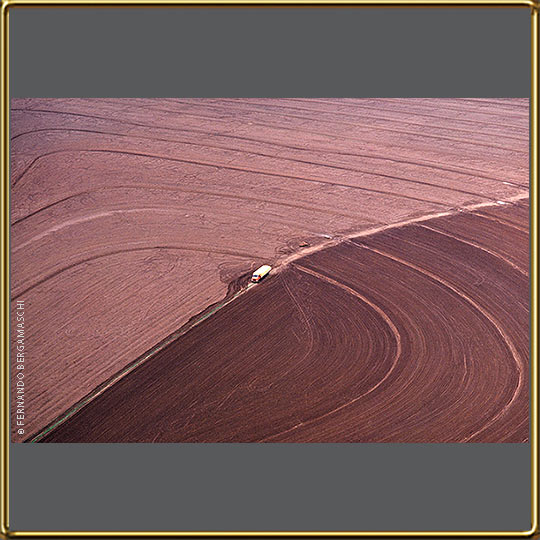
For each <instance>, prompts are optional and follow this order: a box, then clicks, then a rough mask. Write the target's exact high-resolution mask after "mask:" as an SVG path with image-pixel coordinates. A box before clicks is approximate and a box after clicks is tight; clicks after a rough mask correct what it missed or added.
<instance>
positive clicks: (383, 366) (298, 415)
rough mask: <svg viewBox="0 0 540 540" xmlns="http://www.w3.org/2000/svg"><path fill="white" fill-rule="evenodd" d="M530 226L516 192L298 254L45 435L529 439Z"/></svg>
mask: <svg viewBox="0 0 540 540" xmlns="http://www.w3.org/2000/svg"><path fill="white" fill-rule="evenodd" d="M484 214H485V215H488V214H489V215H490V216H496V219H491V217H490V218H489V219H486V218H485V217H484ZM497 220H500V221H497ZM506 223H508V225H506ZM510 223H511V224H512V225H510ZM527 223H528V206H527V204H525V203H516V204H514V205H511V206H510V205H506V206H504V207H498V208H497V209H496V211H495V210H494V209H489V210H483V211H482V212H466V213H459V214H457V215H454V216H451V217H444V218H438V219H432V220H428V221H425V222H421V223H417V224H411V225H407V226H403V227H399V228H391V229H387V230H386V231H383V232H380V233H377V234H374V235H370V236H365V237H359V238H356V239H352V240H348V241H346V242H344V243H342V244H340V245H338V246H335V247H331V248H327V249H324V250H321V251H319V252H317V253H315V254H312V255H309V256H307V257H304V258H300V259H298V260H296V261H295V262H294V263H292V264H291V265H290V266H289V267H287V268H285V269H283V270H282V271H281V272H279V273H278V274H276V275H273V276H271V277H270V278H269V279H268V280H267V281H263V282H262V283H261V284H260V285H257V286H256V287H253V288H252V289H251V290H249V291H248V292H247V293H246V294H244V295H243V296H241V297H240V298H238V299H237V300H235V301H233V302H231V303H230V304H229V305H227V306H225V307H223V308H222V309H221V310H219V311H217V312H216V313H215V314H214V315H212V316H211V317H210V318H208V319H206V320H205V321H203V322H201V323H200V324H199V325H198V326H196V327H195V328H193V329H192V330H191V331H190V332H188V333H187V334H186V335H184V336H183V337H181V338H180V339H178V340H176V341H175V342H174V343H172V344H171V345H169V346H168V347H167V348H165V349H163V350H162V351H161V352H159V353H158V354H157V355H155V356H154V357H153V358H152V359H150V360H148V361H147V362H146V363H144V364H142V365H141V366H139V367H138V368H136V369H135V370H134V371H132V372H131V373H129V374H128V375H126V376H125V377H124V378H123V379H121V380H120V381H119V382H118V383H116V384H115V385H113V386H112V387H111V388H109V389H108V390H106V391H105V392H104V393H103V394H101V395H100V396H98V397H96V398H95V399H94V400H93V401H91V402H90V403H89V404H88V405H86V407H83V408H82V409H81V410H80V411H79V412H77V413H75V414H74V415H73V416H71V417H70V418H69V419H67V420H66V421H65V422H64V423H62V424H60V425H59V426H58V427H56V429H54V430H52V431H51V432H50V433H49V434H48V435H46V436H45V437H44V438H43V439H42V440H44V441H49V442H69V441H81V442H135V441H141V442H142V441H144V442H179V441H181V442H221V441H226V442H262V441H275V442H313V441H318V442H393V441H400V442H522V441H526V440H528V429H529V423H528V398H529V392H528V384H529V383H528V346H529V331H528V328H529V285H528V234H527ZM520 228H522V229H523V230H520ZM500 239H503V240H502V241H501V240H500Z"/></svg>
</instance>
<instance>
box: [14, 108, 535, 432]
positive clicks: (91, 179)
mask: <svg viewBox="0 0 540 540" xmlns="http://www.w3.org/2000/svg"><path fill="white" fill-rule="evenodd" d="M11 135H12V145H11V165H12V167H11V178H12V251H11V255H12V260H11V264H12V275H11V277H12V300H13V301H15V300H17V299H24V300H25V304H26V323H27V325H26V358H27V360H26V368H25V374H26V377H25V382H26V394H25V400H26V413H27V417H26V426H25V429H26V434H25V437H26V436H27V435H28V434H30V433H34V432H36V431H38V430H40V429H41V428H43V427H44V426H45V425H46V424H48V423H49V422H51V421H53V420H54V419H55V418H56V417H57V416H58V415H60V414H61V413H62V412H63V411H65V410H66V409H68V408H69V407H70V406H72V405H73V404H74V403H76V402H77V401H79V400H80V399H82V398H83V397H84V396H85V395H87V394H88V393H90V392H91V391H92V390H93V389H94V388H95V387H97V386H98V385H99V384H101V383H103V382H104V381H106V380H107V379H108V378H109V377H111V376H112V375H113V374H115V373H117V372H118V371H119V370H121V369H122V368H123V367H124V366H126V365H127V364H129V363H130V362H132V361H133V360H134V359H135V358H137V357H139V356H140V355H142V354H143V353H144V352H145V351H147V350H149V349H150V348H151V347H152V346H153V345H155V344H156V343H157V342H159V341H160V340H162V339H163V338H165V337H166V336H167V335H169V334H170V333H171V332H174V331H175V330H176V329H178V328H179V327H181V326H182V325H183V324H185V323H186V322H187V321H188V320H189V319H190V318H191V317H193V316H195V315H196V314H197V313H199V312H201V311H202V310H204V309H205V308H206V307H207V306H208V305H210V304H213V303H215V302H217V301H218V300H219V299H221V298H223V297H224V296H225V294H226V291H227V287H228V284H229V283H230V282H231V281H232V280H234V279H236V278H238V277H239V276H241V275H243V274H245V273H246V272H248V271H249V270H250V269H252V268H253V267H255V266H256V265H258V264H261V263H263V262H268V263H270V264H276V263H278V262H279V261H281V260H282V259H283V258H284V257H286V256H288V255H289V254H291V253H293V252H295V251H296V250H298V248H299V247H300V246H301V245H303V244H304V243H308V244H309V245H310V246H316V245H319V244H321V243H322V242H327V241H328V239H327V238H326V236H330V237H333V238H337V239H339V238H340V237H342V236H344V235H348V234H350V233H351V232H353V231H362V230H363V229H367V228H371V227H374V226H377V225H384V224H387V223H395V222H398V221H402V220H406V219H409V218H411V217H416V216H421V215H425V214H431V213H435V212H441V211H447V210H451V209H454V208H457V207H463V206H466V205H470V204H475V203H481V202H485V201H491V202H493V201H495V200H498V199H508V198H511V197H513V196H516V195H520V194H524V193H526V192H527V189H528V101H527V100H493V101H491V100H440V99H437V100H429V99H418V100H405V99H391V100H349V99H345V100H302V99H291V100H261V99H250V100H138V99H126V100H79V99H72V100H60V99H59V100H47V99H28V100H14V101H13V102H12V113H11ZM486 212H488V211H487V210H486ZM486 221H488V220H487V218H486ZM491 223H498V222H497V221H493V220H492V221H491ZM524 227H525V228H526V225H524ZM505 230H506V229H505ZM471 234H472V233H471ZM325 235H326V236H325ZM510 241H512V240H510ZM340 249H343V248H340ZM509 256H512V257H514V256H515V255H509ZM298 272H300V271H299V270H293V269H291V270H289V271H287V272H285V273H284V274H283V275H284V276H285V277H283V278H281V277H280V278H279V280H277V281H278V282H281V281H284V282H285V283H288V284H289V281H288V280H292V281H291V283H290V284H289V287H292V289H294V290H295V291H296V289H297V287H296V286H295V283H296V281H295V280H298V279H301V280H302V281H303V282H304V281H306V280H307V279H309V280H311V281H310V283H311V282H313V283H312V286H313V287H314V289H313V290H314V291H316V290H318V289H317V287H320V286H321V285H320V283H319V282H320V279H318V278H316V277H314V276H311V277H310V278H306V277H305V276H306V274H305V273H300V274H299V273H298ZM274 281H276V280H272V281H268V282H267V284H266V285H265V287H270V285H272V287H277V285H273V282H274ZM316 284H318V285H316ZM281 288H283V285H282V286H281ZM326 288H327V289H328V291H327V292H325V294H329V295H336V294H344V292H336V291H334V288H335V287H333V286H331V285H328V286H327V287H326ZM251 292H252V291H250V293H249V294H251ZM257 294H260V293H256V295H257ZM295 294H298V293H297V292H295ZM319 294H322V293H321V292H313V295H314V296H317V295H319ZM287 298H289V297H287ZM244 301H245V302H248V300H247V296H246V300H244V299H243V298H242V305H244V304H243V302H244ZM249 301H251V297H250V299H249ZM283 301H284V300H283V299H281V300H280V302H283ZM231 309H232V308H231ZM265 309H266V308H265ZM252 316H253V317H255V318H258V320H259V319H260V314H259V313H258V312H257V313H255V312H254V313H253V314H252ZM213 317H214V316H213ZM321 317H323V318H324V316H323V315H321ZM334 322H335V321H334ZM260 324H262V325H264V324H265V323H264V322H262V321H260ZM340 324H341V323H340ZM343 324H345V322H343ZM374 325H375V323H373V325H371V326H370V328H371V327H373V328H375V326H376V325H375V326H374ZM338 326H339V325H338ZM342 330H343V331H344V330H345V329H344V328H343V329H342ZM199 331H200V330H199ZM320 331H321V332H323V331H324V330H323V329H321V330H320ZM335 331H337V329H336V330H335ZM298 332H301V329H300V327H299V328H298ZM276 339H278V338H277V337H276ZM279 339H280V340H283V339H284V338H283V336H281V337H279ZM293 339H295V338H294V336H293ZM327 339H330V336H327ZM336 339H338V338H337V336H336ZM339 339H340V340H345V339H348V338H346V337H345V336H343V337H341V338H339ZM364 339H367V340H368V341H369V340H371V339H375V338H367V337H364ZM295 346H297V347H299V346H301V345H295ZM362 346H368V344H367V342H366V343H365V344H363V345H362ZM292 350H293V349H291V354H292ZM385 354H386V353H385ZM388 354H391V353H390V352H389V353H388ZM385 358H386V356H384V355H383V356H382V357H381V358H380V362H382V363H383V364H384V362H386V361H387V360H385ZM230 360H231V359H229V361H230ZM297 360H298V359H297ZM276 361H278V360H276ZM323 361H324V359H321V360H320V362H323ZM383 364H381V365H383ZM384 365H386V364H384ZM373 376H374V377H376V376H377V375H373ZM370 377H371V375H370ZM262 380H264V377H263V379H262ZM369 380H371V379H369ZM291 384H292V382H291ZM366 384H369V381H368V382H367V383H366ZM321 398H322V397H321ZM340 399H341V398H340ZM12 403H13V401H12ZM283 407H287V408H288V407H289V405H287V403H283ZM318 410H319V409H317V408H316V409H314V410H313V411H312V413H316V412H317V411H318ZM134 414H135V413H134ZM322 435H323V438H324V434H322ZM14 440H17V441H18V440H22V439H21V437H19V436H16V435H15V436H14Z"/></svg>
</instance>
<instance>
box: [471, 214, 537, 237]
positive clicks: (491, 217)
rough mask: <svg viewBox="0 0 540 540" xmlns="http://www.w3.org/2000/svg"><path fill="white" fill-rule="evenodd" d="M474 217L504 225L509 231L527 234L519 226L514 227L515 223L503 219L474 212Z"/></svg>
mask: <svg viewBox="0 0 540 540" xmlns="http://www.w3.org/2000/svg"><path fill="white" fill-rule="evenodd" d="M474 215H475V216H478V217H479V218H483V219H489V220H490V221H496V222H497V223H500V224H501V225H505V226H506V227H510V228H511V229H516V231H520V232H522V233H525V234H529V229H525V228H524V227H520V226H519V225H516V224H515V223H512V222H511V221H508V220H507V219H503V218H500V217H495V216H489V215H487V214H484V213H482V212H475V213H474Z"/></svg>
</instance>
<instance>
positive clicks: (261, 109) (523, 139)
mask: <svg viewBox="0 0 540 540" xmlns="http://www.w3.org/2000/svg"><path fill="white" fill-rule="evenodd" d="M220 101H221V102H223V103H232V104H238V100H234V99H230V98H223V99H221V100H220ZM284 101H285V100H284ZM181 103H185V102H181ZM190 105H192V104H190ZM241 105H242V106H243V107H245V106H246V105H247V106H248V107H249V106H252V107H253V106H257V105H256V104H255V105H254V104H253V103H252V102H251V101H250V102H243V103H242V104H241ZM340 105H341V104H340ZM197 106H200V107H205V108H212V109H214V110H218V111H222V112H224V111H225V108H224V107H223V106H220V105H219V104H208V103H205V104H204V105H199V104H197ZM268 106H270V107H273V108H274V109H275V108H276V107H277V108H278V109H279V111H282V110H283V109H284V108H287V109H292V110H296V111H307V112H313V111H312V110H311V109H307V108H303V107H291V106H290V105H289V106H287V107H284V106H283V105H281V104H280V105H274V104H272V103H269V104H268V105H261V106H258V108H257V110H256V113H255V114H270V113H269V112H268V111H267V110H266V109H267V107H268ZM134 107H135V106H134ZM364 107H365V106H364ZM142 108H143V109H146V110H149V111H156V110H157V111H159V112H164V113H167V114H171V113H172V114H184V111H177V110H174V109H162V108H155V107H149V108H147V107H144V106H143V107H142ZM360 108H363V107H360ZM371 110H380V109H377V108H375V107H373V108H372V109H371ZM322 113H323V114H326V113H327V114H335V115H341V116H344V117H347V118H351V116H353V117H356V118H359V119H360V120H366V117H365V116H362V115H351V114H349V113H344V112H341V111H328V110H326V111H322ZM281 116H291V117H294V118H303V119H306V120H307V119H308V117H296V116H293V115H283V114H282V113H281ZM420 116H426V115H420ZM202 117H203V118H207V117H206V116H202ZM372 118H374V119H377V120H384V121H387V122H392V123H399V124H400V125H406V126H415V127H419V128H423V129H425V128H426V126H425V124H418V123H415V122H403V121H401V120H393V119H391V118H388V117H384V116H377V115H373V114H370V116H369V120H371V119H372ZM434 118H439V117H437V116H434ZM454 120H455V119H454ZM315 121H317V122H326V123H330V124H337V123H338V122H337V121H336V122H334V121H332V120H324V119H321V118H320V117H317V118H316V119H315ZM339 124H340V125H343V124H347V123H346V122H339ZM349 125H354V126H356V127H357V128H358V129H367V128H364V126H362V125H359V124H357V123H350V124H349ZM429 127H432V129H443V130H445V131H456V132H461V133H468V134H474V135H477V134H478V131H474V130H468V129H461V128H456V127H452V126H444V127H442V126H429ZM369 129H370V130H372V129H374V130H383V131H390V132H393V133H395V132H397V131H398V130H394V129H392V128H386V127H383V126H376V125H370V126H369ZM399 132H400V133H406V134H411V135H415V134H416V135H418V136H424V137H431V135H423V134H422V133H419V132H418V131H401V130H400V131H399ZM485 135H487V136H489V137H497V135H495V134H489V133H487V134H485ZM505 138H506V139H511V140H515V141H520V142H527V140H528V133H527V134H526V135H523V137H514V136H512V135H506V136H505ZM452 140H456V141H460V142H467V143H468V142H469V141H463V139H452ZM472 144H476V143H472Z"/></svg>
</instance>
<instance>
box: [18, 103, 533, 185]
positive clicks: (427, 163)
mask: <svg viewBox="0 0 540 540" xmlns="http://www.w3.org/2000/svg"><path fill="white" fill-rule="evenodd" d="M11 110H12V111H24V110H25V109H16V108H12V109H11ZM29 111H31V112H38V113H51V114H63V115H68V116H81V117H83V118H93V119H96V120H106V121H110V122H117V123H120V124H125V125H133V126H137V127H143V128H151V129H156V130H162V131H173V132H176V133H188V134H189V133H197V134H201V135H209V136H212V137H222V138H228V139H236V140H242V141H246V142H250V143H253V142H255V143H257V142H259V143H262V144H266V145H269V146H275V147H278V148H287V149H292V150H300V151H304V150H306V148H305V147H302V146H294V145H288V144H280V143H277V142H272V141H267V140H264V139H257V138H251V137H242V136H240V135H232V134H229V133H220V132H215V131H205V130H198V129H195V128H187V129H181V128H172V127H167V126H154V125H150V124H140V123H137V122H130V121H127V120H118V119H116V118H107V117H102V116H94V115H86V114H78V113H71V112H62V111H49V110H45V109H31V110H29ZM255 125H257V126H259V127H268V126H267V125H266V124H255ZM52 129H58V130H61V129H62V128H52ZM275 129H280V130H284V131H291V132H295V133H297V132H298V131H299V130H298V129H293V128H290V127H287V126H279V127H276V128H275ZM36 131H40V130H36ZM45 131H46V130H45ZM300 131H301V130H300ZM27 133H32V132H31V131H29V132H27ZM305 133H307V134H315V135H321V136H325V137H329V138H335V134H330V133H322V132H315V131H312V130H309V131H305ZM20 135H23V134H20ZM17 136H18V135H16V136H15V137H14V138H16V137H17ZM339 139H340V140H350V141H357V138H354V137H347V136H345V135H339ZM170 142H173V141H170ZM224 148H229V147H224ZM231 149H234V147H231ZM240 151H241V150H240ZM315 151H318V152H324V153H331V154H334V155H339V156H350V157H364V158H368V159H374V160H379V161H389V162H392V163H403V164H407V165H415V166H421V167H426V168H430V169H435V170H442V171H446V172H452V173H456V174H461V175H464V176H468V175H472V176H475V177H477V178H483V179H485V180H492V181H493V182H503V183H504V182H506V183H507V184H510V185H514V186H517V187H524V186H525V185H524V184H520V183H516V182H509V181H506V180H500V179H498V178H494V177H492V176H488V175H485V174H482V171H481V170H477V169H467V168H463V167H461V168H459V169H458V168H452V167H442V166H440V165H439V164H437V163H436V162H432V161H423V162H418V161H409V160H403V159H396V158H388V157H384V156H379V155H376V154H363V153H360V154H357V153H352V152H339V151H335V150H332V149H331V148H317V149H315Z"/></svg>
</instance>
